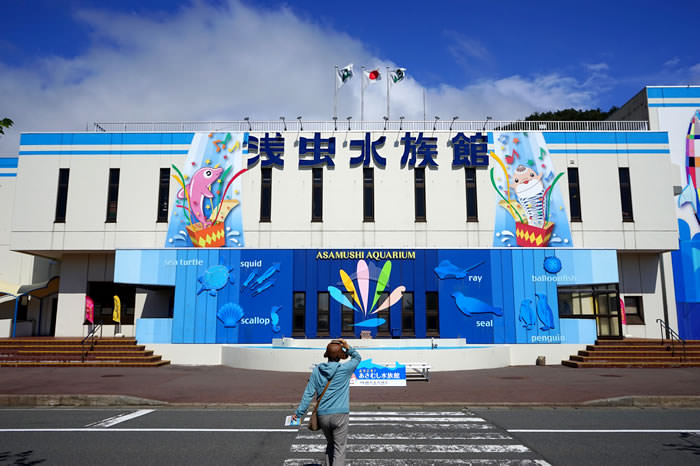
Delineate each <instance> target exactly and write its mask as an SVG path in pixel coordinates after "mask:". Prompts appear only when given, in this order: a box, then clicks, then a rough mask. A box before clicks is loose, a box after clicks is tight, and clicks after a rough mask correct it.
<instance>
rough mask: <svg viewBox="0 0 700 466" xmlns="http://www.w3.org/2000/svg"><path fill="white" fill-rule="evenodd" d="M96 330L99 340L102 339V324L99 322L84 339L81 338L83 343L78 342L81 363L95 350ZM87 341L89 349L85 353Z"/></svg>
mask: <svg viewBox="0 0 700 466" xmlns="http://www.w3.org/2000/svg"><path fill="white" fill-rule="evenodd" d="M98 329H99V331H100V338H102V322H100V323H98V324H96V325H94V326H93V327H92V329H91V330H90V331H89V332H88V334H87V335H86V336H85V338H83V341H81V342H80V356H81V362H85V358H87V355H88V353H89V352H90V351H92V350H94V349H95V340H96V339H97V330H98ZM88 340H89V341H90V347H89V348H88V350H87V351H85V344H86V342H87V341H88Z"/></svg>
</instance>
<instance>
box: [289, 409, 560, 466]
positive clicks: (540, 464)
mask: <svg viewBox="0 0 700 466" xmlns="http://www.w3.org/2000/svg"><path fill="white" fill-rule="evenodd" d="M306 422H308V417H307V418H306V419H305V423H304V424H302V426H301V428H300V429H299V432H298V434H297V436H296V438H295V440H294V443H293V444H292V446H291V448H290V454H289V458H287V459H286V460H285V462H284V465H285V466H297V465H299V466H301V465H315V464H323V454H324V452H325V449H326V440H325V437H324V436H323V434H322V433H321V432H320V431H318V432H311V431H309V430H308V429H307V428H306ZM537 456H538V455H537V454H536V453H535V452H533V451H532V450H530V449H529V448H528V447H527V446H525V445H522V444H520V443H519V442H518V441H517V440H516V439H514V438H513V437H512V436H511V435H510V434H509V433H508V432H506V431H503V430H501V429H498V428H497V427H496V426H494V425H492V424H489V423H488V422H487V421H486V420H485V419H483V418H480V417H477V416H475V415H474V414H473V413H469V412H467V411H379V410H378V411H351V412H350V433H349V434H348V440H347V447H346V464H347V465H349V466H350V465H354V466H363V465H376V466H385V465H386V466H389V465H391V466H396V465H412V466H423V465H425V466H427V465H446V464H455V465H467V464H470V465H479V466H488V465H513V466H515V465H519V466H529V465H532V466H548V465H549V463H547V461H545V460H543V459H541V458H537Z"/></svg>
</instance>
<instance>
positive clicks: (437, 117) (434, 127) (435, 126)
mask: <svg viewBox="0 0 700 466" xmlns="http://www.w3.org/2000/svg"><path fill="white" fill-rule="evenodd" d="M439 119H440V117H439V116H437V115H435V123H433V131H435V130H436V129H437V122H438V120H439Z"/></svg>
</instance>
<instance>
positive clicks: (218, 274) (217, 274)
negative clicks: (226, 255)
mask: <svg viewBox="0 0 700 466" xmlns="http://www.w3.org/2000/svg"><path fill="white" fill-rule="evenodd" d="M231 272H233V269H229V268H228V267H226V266H225V265H215V266H213V267H209V268H208V269H207V271H206V272H204V275H202V276H201V277H199V278H198V280H199V283H201V284H202V287H201V288H200V289H199V291H197V295H199V294H201V293H202V291H208V292H209V295H210V296H216V293H217V291H219V290H220V289H222V288H223V287H225V286H226V283H231V284H232V285H233V283H234V281H235V279H234V277H233V275H232V274H231Z"/></svg>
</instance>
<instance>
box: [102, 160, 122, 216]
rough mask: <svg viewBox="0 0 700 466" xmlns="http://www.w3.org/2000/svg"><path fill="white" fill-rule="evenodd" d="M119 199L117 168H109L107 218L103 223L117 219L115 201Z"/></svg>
mask: <svg viewBox="0 0 700 466" xmlns="http://www.w3.org/2000/svg"><path fill="white" fill-rule="evenodd" d="M118 199H119V169H118V168H110V169H109V187H108V188H107V218H106V219H105V223H114V222H116V221H117V201H118Z"/></svg>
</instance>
